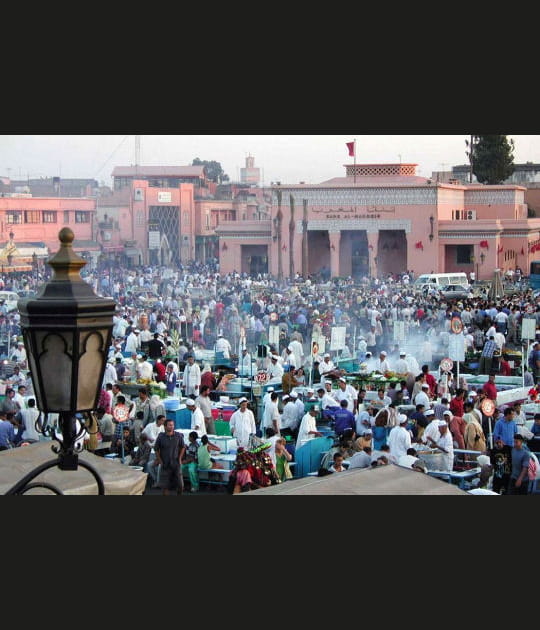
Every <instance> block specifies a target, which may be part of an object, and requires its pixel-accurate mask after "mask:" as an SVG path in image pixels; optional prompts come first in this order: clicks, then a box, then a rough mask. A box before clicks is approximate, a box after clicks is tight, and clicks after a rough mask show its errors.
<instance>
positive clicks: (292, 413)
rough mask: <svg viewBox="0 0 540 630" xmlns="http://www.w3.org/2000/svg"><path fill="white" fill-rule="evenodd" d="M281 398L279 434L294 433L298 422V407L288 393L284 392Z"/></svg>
mask: <svg viewBox="0 0 540 630" xmlns="http://www.w3.org/2000/svg"><path fill="white" fill-rule="evenodd" d="M282 400H283V411H282V412H281V434H282V435H294V434H295V432H296V428H297V427H298V424H299V421H298V409H297V407H296V405H295V403H294V400H293V399H292V398H291V397H290V396H289V395H288V394H285V395H284V396H283V397H282Z"/></svg>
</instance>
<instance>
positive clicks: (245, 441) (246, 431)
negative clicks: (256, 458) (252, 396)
mask: <svg viewBox="0 0 540 630" xmlns="http://www.w3.org/2000/svg"><path fill="white" fill-rule="evenodd" d="M238 405H239V408H238V409H237V410H236V411H235V412H234V413H233V414H232V416H231V419H230V421H229V428H230V431H231V435H232V436H233V437H234V438H236V443H237V445H238V446H241V447H243V448H248V446H249V436H250V435H252V434H254V433H255V432H256V430H257V428H256V425H255V416H254V415H253V411H251V409H248V399H247V398H245V397H244V396H242V398H240V399H239V401H238Z"/></svg>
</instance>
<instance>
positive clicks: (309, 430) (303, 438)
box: [296, 405, 322, 450]
mask: <svg viewBox="0 0 540 630" xmlns="http://www.w3.org/2000/svg"><path fill="white" fill-rule="evenodd" d="M318 413H319V405H314V406H313V407H312V408H311V409H310V410H309V411H308V412H307V413H306V414H304V417H303V418H302V422H300V427H299V429H298V438H297V440H296V450H298V449H299V448H300V447H301V446H304V444H305V443H306V442H308V441H309V440H312V439H313V438H316V437H322V433H321V432H320V431H317V422H316V418H317V415H318Z"/></svg>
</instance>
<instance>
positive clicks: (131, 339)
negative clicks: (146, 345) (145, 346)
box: [124, 328, 141, 354]
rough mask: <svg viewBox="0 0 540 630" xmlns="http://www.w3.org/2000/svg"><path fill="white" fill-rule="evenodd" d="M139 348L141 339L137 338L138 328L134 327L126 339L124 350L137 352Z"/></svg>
mask: <svg viewBox="0 0 540 630" xmlns="http://www.w3.org/2000/svg"><path fill="white" fill-rule="evenodd" d="M140 349H141V340H140V339H139V329H138V328H134V329H133V330H132V331H131V332H130V333H129V335H128V336H127V339H126V346H125V348H124V351H125V352H130V353H132V354H133V353H138V352H139V350H140Z"/></svg>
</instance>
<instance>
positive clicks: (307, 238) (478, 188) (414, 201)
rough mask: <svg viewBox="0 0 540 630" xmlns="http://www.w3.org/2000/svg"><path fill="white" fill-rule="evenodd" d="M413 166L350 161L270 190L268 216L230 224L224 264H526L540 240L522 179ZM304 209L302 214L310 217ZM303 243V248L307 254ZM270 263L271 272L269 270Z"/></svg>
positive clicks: (363, 267)
mask: <svg viewBox="0 0 540 630" xmlns="http://www.w3.org/2000/svg"><path fill="white" fill-rule="evenodd" d="M416 166H417V165H416V164H356V165H346V166H345V168H346V176H345V177H335V178H333V179H330V180H328V181H325V182H322V183H321V184H318V185H305V184H299V185H286V184H284V185H279V186H274V187H273V189H272V190H273V203H272V218H271V221H264V220H263V221H256V222H252V221H245V222H240V221H238V220H236V221H235V222H224V223H222V224H220V226H219V228H218V229H217V230H216V231H217V232H218V233H219V236H220V244H219V249H220V269H221V271H222V272H224V273H227V272H229V271H232V270H234V269H235V270H237V271H248V272H250V271H251V272H253V271H254V266H256V267H258V268H261V270H264V271H266V270H268V272H269V273H271V274H273V275H277V276H279V275H280V274H281V275H283V276H284V277H288V276H290V275H294V274H295V273H297V272H298V273H300V274H301V275H304V276H306V275H307V274H311V273H316V272H318V271H320V270H321V269H324V268H327V269H329V270H330V274H331V276H332V277H337V276H353V277H354V276H361V275H364V274H368V273H369V274H370V275H372V276H374V275H381V276H382V275H385V274H388V273H401V272H403V271H404V270H407V269H409V270H414V272H415V274H416V275H419V274H420V273H429V272H434V273H440V272H446V271H465V272H470V271H475V272H476V273H477V277H478V278H479V279H491V278H492V276H493V271H494V269H496V268H501V269H502V270H503V271H504V270H506V269H508V268H515V267H516V266H520V267H521V268H522V270H523V271H524V273H526V274H527V273H528V267H529V256H530V253H529V250H530V249H531V247H532V245H533V244H535V243H536V242H538V240H539V238H540V219H535V218H531V219H528V218H527V205H526V203H525V192H526V189H525V188H524V187H522V186H517V185H500V186H486V185H481V184H472V185H466V184H465V185H464V184H455V183H437V182H434V181H432V180H431V179H428V178H424V177H419V176H417V175H416ZM304 213H305V214H304ZM303 246H304V253H305V255H304V256H303V255H302V252H303ZM265 266H266V267H267V269H264V267H265Z"/></svg>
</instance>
